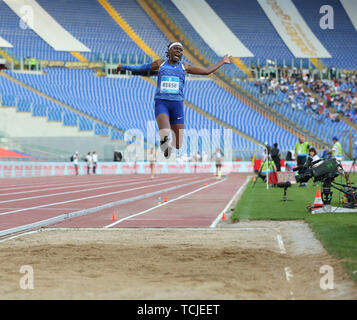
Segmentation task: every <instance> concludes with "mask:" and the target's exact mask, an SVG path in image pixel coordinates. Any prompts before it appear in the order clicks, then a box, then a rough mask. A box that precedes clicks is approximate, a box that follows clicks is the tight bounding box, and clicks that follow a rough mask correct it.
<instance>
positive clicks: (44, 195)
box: [0, 179, 175, 204]
mask: <svg viewBox="0 0 357 320" xmlns="http://www.w3.org/2000/svg"><path fill="white" fill-rule="evenodd" d="M174 180H175V179H171V180H166V181H174ZM160 181H161V180H160ZM143 182H144V180H141V181H135V182H130V183H124V184H123V183H119V184H115V185H110V186H104V187H94V188H88V189H80V190H74V191H73V190H72V191H66V192H59V193H50V194H42V195H39V196H32V197H26V198H17V199H10V200H3V201H0V204H1V203H9V202H17V201H25V200H32V199H41V198H48V197H55V196H63V195H65V194H73V193H80V192H86V191H93V190H102V189H108V188H115V187H120V186H130V185H134V184H141V183H143ZM61 189H63V188H61ZM0 196H1V195H0Z"/></svg>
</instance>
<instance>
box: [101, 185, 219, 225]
mask: <svg viewBox="0 0 357 320" xmlns="http://www.w3.org/2000/svg"><path fill="white" fill-rule="evenodd" d="M223 181H225V179H223V180H221V181H217V182H214V183H212V184H209V185H207V186H204V187H200V188H198V189H196V190H193V191H191V192H188V193H185V194H183V195H181V196H179V197H177V198H174V199H172V200H169V201H167V202H164V203H162V204H159V205H157V206H154V207H151V208H149V209H146V210H144V211H140V212H138V213H134V214H132V215H130V216H127V217H125V218H122V219H119V220H118V221H116V222H113V223H111V224H108V225H107V226H105V227H104V228H110V227H113V226H115V225H117V224H118V223H120V222H123V221H125V220H129V219H131V218H134V217H137V216H140V215H142V214H144V213H148V212H150V211H152V210H155V209H157V208H160V207H162V206H165V205H167V204H169V203H171V202H174V201H177V200H180V199H182V198H185V197H187V196H189V195H191V194H194V193H196V192H198V191H201V190H203V189H206V188H209V187H212V186H214V185H216V184H218V183H221V182H223Z"/></svg>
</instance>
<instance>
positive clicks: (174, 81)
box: [160, 76, 180, 94]
mask: <svg viewBox="0 0 357 320" xmlns="http://www.w3.org/2000/svg"><path fill="white" fill-rule="evenodd" d="M179 90H180V79H179V78H178V77H168V76H164V77H162V78H161V87H160V92H161V93H176V94H177V93H179Z"/></svg>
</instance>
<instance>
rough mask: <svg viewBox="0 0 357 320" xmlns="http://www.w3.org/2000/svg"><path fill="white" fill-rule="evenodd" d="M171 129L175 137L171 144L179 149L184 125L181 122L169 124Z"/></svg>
mask: <svg viewBox="0 0 357 320" xmlns="http://www.w3.org/2000/svg"><path fill="white" fill-rule="evenodd" d="M171 129H172V131H173V133H174V136H175V138H176V139H175V141H174V140H173V141H172V145H173V146H175V147H176V149H180V148H181V147H182V141H183V133H184V129H185V125H184V124H183V123H176V124H171Z"/></svg>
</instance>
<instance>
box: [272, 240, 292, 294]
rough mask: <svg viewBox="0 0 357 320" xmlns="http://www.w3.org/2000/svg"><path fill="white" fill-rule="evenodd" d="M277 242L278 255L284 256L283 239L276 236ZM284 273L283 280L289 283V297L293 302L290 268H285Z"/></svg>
mask: <svg viewBox="0 0 357 320" xmlns="http://www.w3.org/2000/svg"><path fill="white" fill-rule="evenodd" d="M276 238H277V240H278V245H279V248H280V253H282V254H286V249H285V245H284V241H283V237H282V236H281V235H280V234H278V235H277V236H276ZM284 272H285V278H286V281H287V282H288V283H290V296H291V299H292V300H295V297H294V291H293V290H292V289H291V281H290V280H291V278H293V277H294V275H293V273H292V271H291V268H290V267H285V268H284Z"/></svg>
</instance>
